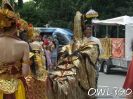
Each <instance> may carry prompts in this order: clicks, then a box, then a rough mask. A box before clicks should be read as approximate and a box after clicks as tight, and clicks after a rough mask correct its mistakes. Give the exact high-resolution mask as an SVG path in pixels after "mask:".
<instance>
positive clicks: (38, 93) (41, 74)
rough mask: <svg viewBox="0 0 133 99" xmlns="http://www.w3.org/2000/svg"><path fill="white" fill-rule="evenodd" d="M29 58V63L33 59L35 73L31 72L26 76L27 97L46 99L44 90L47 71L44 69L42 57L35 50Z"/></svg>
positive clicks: (29, 98)
mask: <svg viewBox="0 0 133 99" xmlns="http://www.w3.org/2000/svg"><path fill="white" fill-rule="evenodd" d="M31 58H33V59H34V60H31V63H33V61H34V63H35V64H34V66H35V69H36V74H34V73H33V72H31V74H30V75H29V76H28V77H26V82H27V85H28V99H47V93H46V92H47V91H46V81H47V71H46V69H45V63H44V61H45V60H44V59H43V58H42V55H41V54H40V53H39V51H37V50H35V51H34V52H33V53H32V55H31Z"/></svg>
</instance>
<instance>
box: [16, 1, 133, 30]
mask: <svg viewBox="0 0 133 99" xmlns="http://www.w3.org/2000/svg"><path fill="white" fill-rule="evenodd" d="M132 6H133V1H132V0H33V1H30V2H27V3H24V5H23V8H21V9H19V12H20V13H21V15H22V17H23V18H24V19H25V20H27V21H28V22H31V23H33V25H35V26H44V25H45V24H50V26H55V27H65V28H72V26H73V18H74V15H75V12H76V11H77V10H79V11H81V12H82V13H86V12H87V11H88V10H89V9H90V8H91V7H92V8H93V9H94V10H96V11H97V12H98V13H99V17H98V18H99V19H106V18H111V17H117V16H121V15H133V7H132Z"/></svg>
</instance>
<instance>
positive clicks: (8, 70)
mask: <svg viewBox="0 0 133 99" xmlns="http://www.w3.org/2000/svg"><path fill="white" fill-rule="evenodd" d="M20 67H21V63H20V62H19V61H18V62H15V63H1V64H0V91H2V92H4V93H6V94H9V93H14V92H15V91H16V90H17V88H18V79H17V78H19V77H21V72H20V71H21V68H20ZM19 72H20V73H19Z"/></svg>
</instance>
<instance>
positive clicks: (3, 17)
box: [0, 0, 17, 28]
mask: <svg viewBox="0 0 133 99" xmlns="http://www.w3.org/2000/svg"><path fill="white" fill-rule="evenodd" d="M16 18H17V17H16V14H15V13H14V12H13V8H12V7H11V5H10V4H9V2H7V0H3V1H2V8H0V28H4V27H11V26H12V23H15V22H16Z"/></svg>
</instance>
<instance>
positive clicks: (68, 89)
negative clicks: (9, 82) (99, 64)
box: [48, 40, 99, 99]
mask: <svg viewBox="0 0 133 99" xmlns="http://www.w3.org/2000/svg"><path fill="white" fill-rule="evenodd" d="M72 46H75V48H77V49H76V50H74V51H72V48H73V47H72ZM63 51H64V53H63ZM61 52H62V56H61V57H60V59H59V61H58V66H57V68H56V69H55V70H54V71H52V72H49V75H50V79H51V81H52V85H53V87H52V88H53V91H52V92H51V94H52V95H53V96H54V98H52V97H50V96H51V94H50V95H49V97H48V98H49V99H92V98H94V97H89V96H88V94H87V91H88V90H89V88H96V67H95V64H96V61H97V58H98V55H99V54H98V46H97V45H96V44H95V43H94V42H90V41H88V40H87V41H80V43H79V42H78V44H77V43H75V44H74V45H71V44H70V45H66V46H64V47H63V48H62V51H61ZM70 52H71V54H69V53H70ZM66 53H67V54H66ZM64 54H66V55H64Z"/></svg>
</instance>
